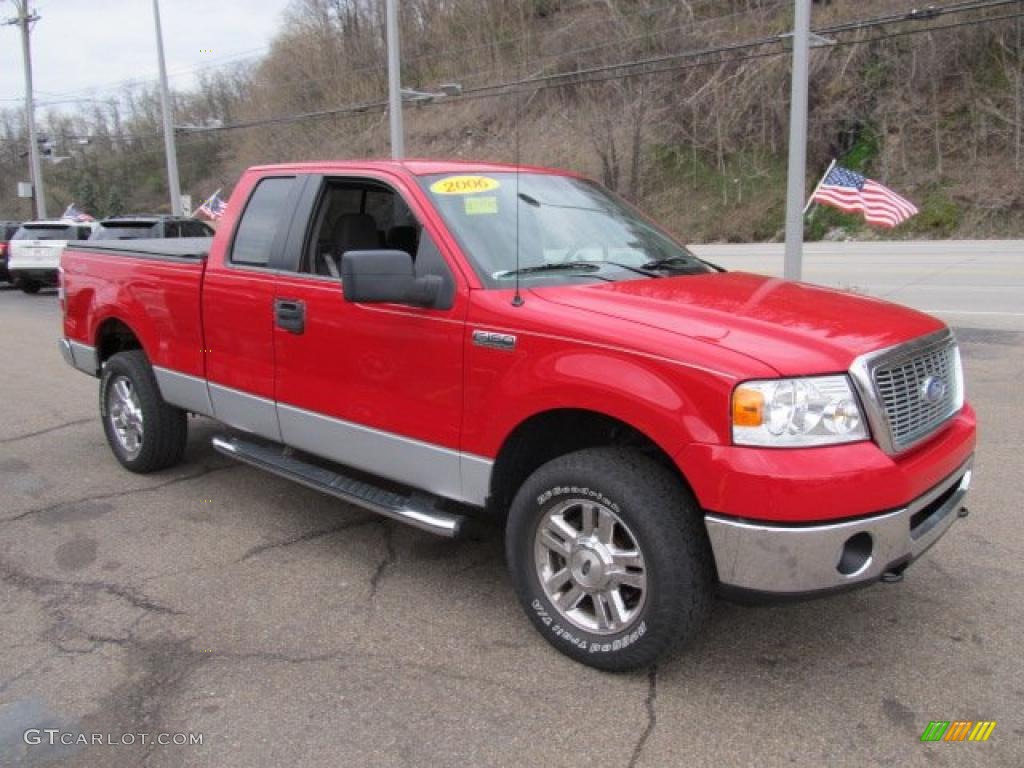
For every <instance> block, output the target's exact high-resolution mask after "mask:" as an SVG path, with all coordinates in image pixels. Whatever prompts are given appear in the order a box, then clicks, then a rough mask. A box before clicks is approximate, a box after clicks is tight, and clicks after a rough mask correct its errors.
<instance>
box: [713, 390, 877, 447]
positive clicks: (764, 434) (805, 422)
mask: <svg viewBox="0 0 1024 768" xmlns="http://www.w3.org/2000/svg"><path fill="white" fill-rule="evenodd" d="M867 437H868V431H867V428H866V427H865V425H864V416H863V414H862V413H861V411H860V406H859V405H858V403H857V396H856V395H854V393H853V388H852V387H851V386H850V380H849V379H848V378H847V377H846V376H813V377H807V378H801V379H768V380H765V381H745V382H743V383H742V384H740V385H739V386H738V387H736V389H735V390H734V391H733V393H732V439H733V442H734V443H736V445H766V446H775V447H804V446H811V445H832V444H834V443H852V442H855V441H857V440H866V439H867Z"/></svg>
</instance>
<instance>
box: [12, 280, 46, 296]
mask: <svg viewBox="0 0 1024 768" xmlns="http://www.w3.org/2000/svg"><path fill="white" fill-rule="evenodd" d="M18 287H20V288H21V290H22V291H24V292H25V293H28V294H34V293H39V291H40V289H41V288H42V287H43V284H42V283H38V282H36V281H35V280H22V281H21V282H20V283H19V284H18Z"/></svg>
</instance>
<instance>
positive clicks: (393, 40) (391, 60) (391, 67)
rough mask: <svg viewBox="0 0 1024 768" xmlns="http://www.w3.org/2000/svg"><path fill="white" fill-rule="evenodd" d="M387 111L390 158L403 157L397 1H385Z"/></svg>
mask: <svg viewBox="0 0 1024 768" xmlns="http://www.w3.org/2000/svg"><path fill="white" fill-rule="evenodd" d="M386 16H387V18H386V22H385V23H386V25H387V43H388V111H389V117H390V125H391V157H392V159H394V160H401V159H402V158H403V157H405V129H404V127H403V126H402V62H401V56H402V54H401V51H400V47H401V42H400V40H399V35H398V0H387V11H386Z"/></svg>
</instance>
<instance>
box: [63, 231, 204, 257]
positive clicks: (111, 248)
mask: <svg viewBox="0 0 1024 768" xmlns="http://www.w3.org/2000/svg"><path fill="white" fill-rule="evenodd" d="M212 242H213V238H212V237H168V238H145V239H138V240H82V241H76V242H75V243H74V244H73V246H72V247H73V248H74V250H76V251H81V252H83V253H107V254H110V255H113V256H134V257H136V258H143V259H146V258H150V259H188V260H190V261H197V260H200V261H201V260H203V259H205V258H206V257H207V256H208V255H209V253H210V244H211V243H212Z"/></svg>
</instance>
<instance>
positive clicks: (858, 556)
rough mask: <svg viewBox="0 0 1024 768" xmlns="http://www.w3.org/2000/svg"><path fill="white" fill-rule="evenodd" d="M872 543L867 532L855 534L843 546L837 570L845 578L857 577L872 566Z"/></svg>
mask: <svg viewBox="0 0 1024 768" xmlns="http://www.w3.org/2000/svg"><path fill="white" fill-rule="evenodd" d="M871 549H872V541H871V534H870V533H868V532H867V531H861V532H860V533H855V534H854V535H853V536H851V537H850V538H848V539H847V540H846V543H845V544H843V552H842V554H841V555H840V556H839V564H838V565H837V566H836V570H837V571H839V573H841V574H842V575H843V576H855V575H856V574H858V573H860V572H861V571H863V570H864V569H865V568H867V567H868V565H870V564H871Z"/></svg>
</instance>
